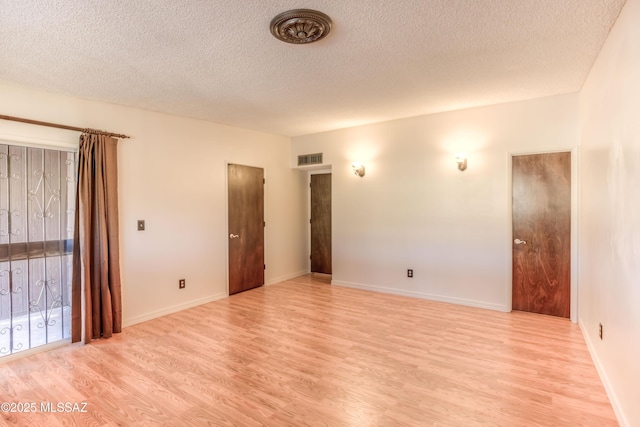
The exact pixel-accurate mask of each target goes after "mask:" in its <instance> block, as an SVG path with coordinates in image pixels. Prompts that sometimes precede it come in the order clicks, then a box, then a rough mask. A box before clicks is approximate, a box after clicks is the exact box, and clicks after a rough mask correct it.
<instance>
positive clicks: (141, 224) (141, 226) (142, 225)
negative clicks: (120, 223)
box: [138, 219, 144, 231]
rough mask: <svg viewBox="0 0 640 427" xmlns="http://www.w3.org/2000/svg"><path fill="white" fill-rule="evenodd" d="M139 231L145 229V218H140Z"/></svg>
mask: <svg viewBox="0 0 640 427" xmlns="http://www.w3.org/2000/svg"><path fill="white" fill-rule="evenodd" d="M138 231H144V219H139V220H138Z"/></svg>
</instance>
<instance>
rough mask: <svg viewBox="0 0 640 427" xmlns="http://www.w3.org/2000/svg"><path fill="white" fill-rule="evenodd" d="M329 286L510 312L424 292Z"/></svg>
mask: <svg viewBox="0 0 640 427" xmlns="http://www.w3.org/2000/svg"><path fill="white" fill-rule="evenodd" d="M331 284H332V285H336V286H344V287H345V288H353V289H362V290H365V291H373V292H382V293H385V294H393V295H402V296H405V297H412V298H420V299H426V300H430V301H438V302H446V303H450V304H458V305H466V306H469V307H476V308H484V309H488V310H494V311H502V312H507V313H508V312H509V311H511V310H510V309H509V307H507V306H505V305H501V304H493V303H489V302H484V301H476V300H470V299H465V298H455V297H448V296H443V295H436V294H427V293H424V292H414V291H405V290H402V289H395V288H386V287H383V286H372V285H364V284H361V283H351V282H340V281H337V280H332V281H331Z"/></svg>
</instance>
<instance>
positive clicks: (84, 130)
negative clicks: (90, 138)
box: [0, 114, 129, 139]
mask: <svg viewBox="0 0 640 427" xmlns="http://www.w3.org/2000/svg"><path fill="white" fill-rule="evenodd" d="M0 119H2V120H11V121H12V122H20V123H28V124H31V125H38V126H47V127H50V128H58V129H66V130H75V131H77V132H83V133H95V134H101V135H106V136H115V137H116V138H123V139H124V138H129V136H127V135H122V134H119V133H113V132H105V131H102V130H96V129H86V128H79V127H76V126H67V125H59V124H57V123H49V122H40V121H38V120H30V119H21V118H20V117H12V116H3V115H2V114H0Z"/></svg>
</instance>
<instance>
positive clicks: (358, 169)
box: [351, 162, 364, 178]
mask: <svg viewBox="0 0 640 427" xmlns="http://www.w3.org/2000/svg"><path fill="white" fill-rule="evenodd" d="M351 168H352V169H353V173H354V174H356V175H358V176H359V177H360V178H362V177H363V176H364V165H363V164H362V163H360V162H353V163H351Z"/></svg>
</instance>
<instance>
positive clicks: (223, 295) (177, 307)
mask: <svg viewBox="0 0 640 427" xmlns="http://www.w3.org/2000/svg"><path fill="white" fill-rule="evenodd" d="M228 296H229V295H228V294H227V293H226V292H224V293H219V294H216V295H212V296H208V297H205V298H200V299H197V300H193V301H189V302H186V303H183V304H178V305H174V306H171V307H166V308H163V309H162V310H157V311H153V312H151V313H147V314H142V315H139V316H134V317H132V318H129V319H124V320H123V321H122V326H123V327H125V328H126V327H127V326H132V325H135V324H136V323H142V322H146V321H147V320H151V319H155V318H158V317H162V316H166V315H167V314H172V313H175V312H178V311H182V310H186V309H188V308H192V307H196V306H198V305H202V304H206V303H208V302H213V301H217V300H220V299H223V298H227V297H228Z"/></svg>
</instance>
